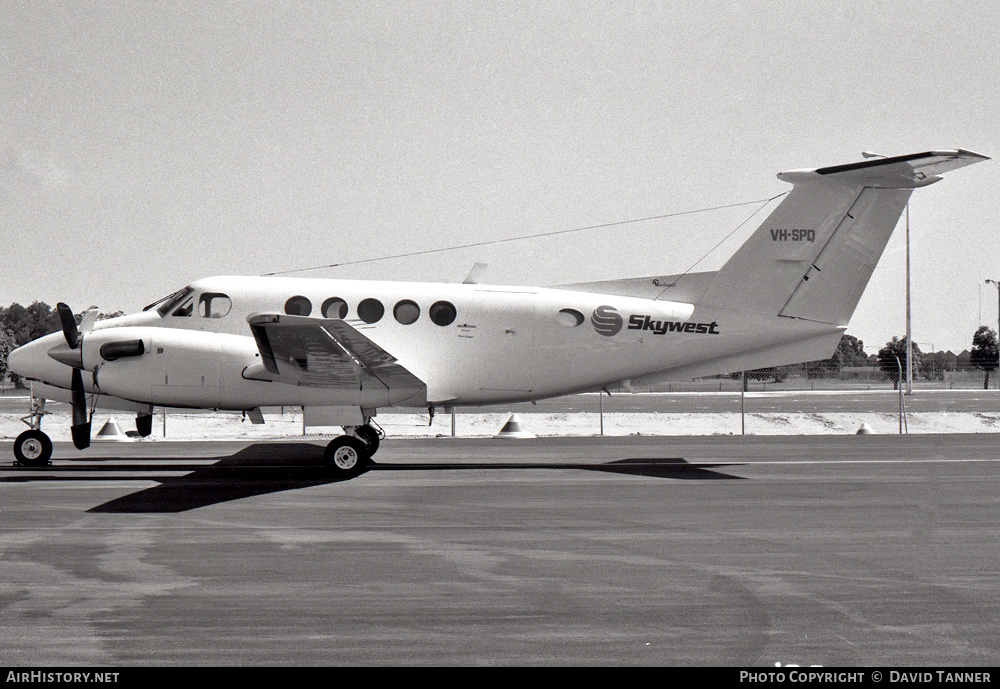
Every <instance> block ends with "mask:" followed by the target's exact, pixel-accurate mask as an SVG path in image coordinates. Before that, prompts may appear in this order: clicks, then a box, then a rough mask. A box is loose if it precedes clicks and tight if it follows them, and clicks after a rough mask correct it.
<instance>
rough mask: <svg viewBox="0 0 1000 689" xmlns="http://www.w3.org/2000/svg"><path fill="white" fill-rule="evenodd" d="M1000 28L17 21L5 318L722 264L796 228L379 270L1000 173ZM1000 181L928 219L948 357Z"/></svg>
mask: <svg viewBox="0 0 1000 689" xmlns="http://www.w3.org/2000/svg"><path fill="white" fill-rule="evenodd" d="M998 27H1000V3H996V2H993V1H992V0H990V1H974V0H969V1H963V2H958V1H950V2H949V1H940V2H903V1H897V0H887V1H881V2H879V1H872V0H866V1H863V2H862V1H854V0H833V1H828V0H811V1H810V2H808V3H804V2H798V1H796V2H791V1H788V2H785V1H775V2H767V1H766V0H763V1H762V0H754V1H752V2H713V1H707V2H697V3H694V2H669V1H663V0H660V1H658V2H626V1H624V0H604V1H602V2H587V1H585V0H574V1H572V2H537V1H531V2H485V1H479V2H438V1H431V0H413V1H409V2H402V1H401V0H400V1H396V2H380V1H377V0H362V1H359V2H353V1H351V0H339V1H337V2H298V3H289V2H280V3H276V2H217V1H212V0H208V1H199V2H193V1H187V2H168V1H164V2H128V1H127V0H122V1H118V2H110V1H108V2H104V1H86V0H75V1H72V2H66V1H60V0H53V1H51V2H35V1H34V0H25V1H18V0H5V1H4V2H3V3H0V93H2V94H3V97H2V98H0V232H2V238H3V241H2V244H0V247H2V251H0V261H2V263H0V266H2V271H0V276H2V277H0V304H2V305H4V306H6V305H9V304H10V303H13V302H18V303H21V304H24V305H27V304H29V303H31V302H33V301H36V300H37V301H44V302H46V303H48V304H50V305H54V304H55V303H56V302H58V301H64V302H66V303H69V304H70V305H71V306H73V307H74V309H75V310H77V311H80V310H83V309H84V308H86V307H87V306H90V305H91V304H94V305H97V306H98V307H99V308H100V309H101V310H102V311H105V312H112V311H117V310H122V311H126V312H131V311H136V310H139V309H141V308H142V307H143V306H144V305H145V304H147V303H149V302H152V301H154V300H155V299H157V298H159V297H161V296H164V295H166V294H168V293H170V292H173V291H175V290H177V289H179V288H180V287H183V286H184V285H185V284H187V283H189V282H191V281H193V280H196V279H198V278H200V277H207V276H211V275H259V274H263V273H270V272H275V271H290V270H299V269H303V268H310V267H313V266H325V265H329V264H334V263H341V264H350V265H341V266H339V267H336V268H328V269H323V270H309V271H304V272H297V273H293V274H294V275H297V276H301V277H343V278H372V279H393V280H395V279H399V280H430V281H438V282H460V281H461V280H462V279H463V278H464V277H465V276H466V274H467V273H468V272H469V271H470V270H471V268H472V266H473V265H474V264H475V263H477V262H479V263H486V264H487V265H488V267H487V269H486V272H485V274H484V276H483V278H482V280H483V281H484V282H491V283H501V284H527V285H555V284H565V283H572V282H581V281H590V280H606V279H613V278H621V277H637V276H646V275H659V274H669V273H680V272H684V271H685V270H688V269H690V268H692V266H695V270H712V269H715V268H718V267H719V266H720V265H722V263H723V262H724V261H725V260H726V259H727V258H728V257H729V256H730V255H731V254H732V252H733V251H735V249H736V248H737V247H738V246H739V244H740V243H741V242H742V241H743V240H744V239H746V237H747V236H749V234H750V233H751V232H752V231H753V229H754V228H755V227H756V226H757V225H758V224H759V223H760V221H762V220H763V218H764V217H765V215H764V212H766V210H770V209H771V208H773V204H772V205H771V206H768V207H767V209H765V211H762V212H761V213H760V214H758V215H757V216H755V218H754V219H753V220H752V221H751V222H749V223H746V224H743V223H744V221H745V220H746V219H747V217H749V216H750V215H751V213H753V211H754V210H755V209H756V208H757V206H753V205H749V206H739V207H736V208H729V209H723V210H716V211H711V212H704V213H696V214H689V215H679V216H675V217H670V218H661V219H659V220H652V221H647V222H636V223H628V224H623V225H614V226H612V227H608V228H603V229H596V230H584V231H580V232H565V233H561V234H558V235H556V236H551V237H544V238H536V239H529V240H524V241H517V242H503V243H498V244H493V245H485V246H478V247H475V248H467V249H461V250H454V251H446V252H437V253H427V254H423V255H419V256H410V257H406V258H394V259H389V260H378V261H369V260H368V259H374V258H379V257H384V256H395V255H398V254H405V253H412V252H419V251H426V250H428V249H437V248H446V247H453V246H459V245H466V244H472V243H481V242H489V241H494V240H499V239H506V238H512V237H522V236H526V235H536V234H541V233H551V232H559V231H564V230H572V229H576V228H583V227H589V226H593V225H601V224H608V223H616V222H621V221H626V220H633V219H638V218H648V217H652V216H662V215H669V214H675V213H681V212H685V211H692V210H701V209H706V208H715V207H718V206H723V205H728V204H734V203H742V202H748V201H757V200H763V199H768V198H770V197H773V196H775V195H777V194H780V193H782V192H784V191H787V190H788V189H790V186H789V185H788V184H786V183H784V182H781V181H779V180H778V179H777V178H776V174H777V173H778V172H780V171H782V170H787V169H795V168H804V167H821V166H826V165H837V164H841V163H849V162H854V161H857V160H861V156H860V153H861V151H873V152H877V153H880V154H883V155H903V154H908V153H916V152H921V151H926V150H932V149H954V148H965V149H968V150H972V151H975V152H977V153H981V154H983V155H987V156H991V157H994V158H996V157H1000V127H998V126H997V120H996V118H997V116H998V114H1000V108H998V105H1000V102H998V100H1000V71H998V70H997V69H996V59H997V51H996V47H995V46H996V41H995V37H996V30H997V28H998ZM998 164H1000V163H998V162H996V161H988V162H985V163H982V164H979V165H975V166H972V167H969V168H964V169H961V170H958V171H955V172H953V173H950V174H948V175H947V176H946V177H945V179H944V180H943V181H941V182H939V183H937V184H935V185H933V186H931V187H928V188H925V189H919V190H917V191H916V192H914V195H913V197H912V199H911V203H910V238H911V241H910V247H911V274H912V278H911V289H912V328H913V340H914V341H915V342H916V343H918V344H919V346H920V348H921V349H923V350H925V351H928V350H932V349H933V350H946V349H950V350H953V351H955V352H956V353H957V352H960V351H961V350H963V349H967V348H970V347H971V340H972V335H973V333H974V332H975V330H976V328H977V327H978V326H979V325H980V324H986V325H990V326H991V327H993V328H996V327H997V318H998V312H1000V307H998V297H1000V294H998V290H997V288H995V287H994V286H993V285H989V284H986V283H985V280H986V279H996V280H1000V241H998V232H997V228H998V227H1000V223H998V220H1000V217H998V216H1000V199H998V196H997V194H996V190H997V188H998V186H1000V185H998V182H1000V167H998ZM741 225H742V226H741ZM734 230H735V232H734ZM903 230H904V227H903V225H902V224H901V225H900V226H899V227H897V231H896V233H895V234H894V236H893V239H892V240H891V241H890V243H889V246H888V247H887V249H886V252H885V254H884V255H883V257H882V260H881V262H880V264H879V266H878V268H877V269H876V271H875V274H874V275H873V277H872V281H871V283H870V284H869V287H868V290H867V292H866V293H865V296H864V297H863V298H862V301H861V303H860V304H859V306H858V310H857V311H856V313H855V315H854V318H853V319H852V321H851V324H850V326H849V327H848V331H847V332H848V333H850V334H852V335H854V336H856V337H858V338H860V339H861V340H863V341H864V343H865V347H866V350H867V351H869V352H874V351H877V350H878V349H879V348H880V347H881V346H882V345H884V344H885V342H886V341H888V340H889V339H891V338H892V337H893V336H902V335H904V334H905V282H906V281H905V232H904V231H903ZM730 235H731V236H730ZM727 236H728V239H726V238H727ZM723 240H725V241H723ZM720 242H721V244H720ZM716 247H717V248H716ZM713 248H714V250H713Z"/></svg>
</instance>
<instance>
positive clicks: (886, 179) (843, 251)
mask: <svg viewBox="0 0 1000 689" xmlns="http://www.w3.org/2000/svg"><path fill="white" fill-rule="evenodd" d="M982 160H989V159H988V158H987V157H986V156H982V155H979V154H977V153H972V152H970V151H964V150H956V151H929V152H927V153H916V154H913V155H907V156H899V157H895V158H881V159H878V160H868V161H865V162H861V163H853V164H849V165H839V166H836V167H825V168H817V169H810V170H792V171H789V172H782V173H781V174H779V175H778V178H779V179H781V180H784V181H786V182H791V183H792V184H793V185H794V187H793V189H792V191H791V192H790V193H789V194H788V196H787V197H785V199H784V200H783V201H782V202H781V203H780V204H779V205H778V207H777V208H776V209H775V210H774V212H773V213H771V215H770V216H768V218H767V220H765V221H764V223H763V224H762V225H761V226H760V227H759V228H758V229H757V231H756V232H754V234H753V235H752V236H751V237H750V239H748V240H747V241H746V243H744V244H743V246H741V247H740V248H739V249H738V250H737V251H736V253H735V254H734V255H733V257H732V258H730V259H729V261H728V262H727V263H726V264H725V265H724V266H723V267H722V268H721V269H720V270H719V271H718V272H717V273H716V275H715V277H714V278H713V280H712V282H711V284H710V285H709V287H708V289H707V291H706V292H705V295H704V297H703V298H702V299H701V300H700V303H701V304H706V305H713V306H719V307H725V308H731V309H739V310H744V311H753V312H756V313H764V314H769V315H775V314H776V315H780V316H787V317H790V318H802V319H806V320H812V321H819V322H822V323H831V324H834V325H847V322H848V321H849V320H850V318H851V314H853V313H854V308H855V307H856V306H857V304H858V300H859V299H860V298H861V294H862V292H864V289H865V287H866V286H867V284H868V280H869V278H870V277H871V274H872V271H873V270H875V265H876V264H877V263H878V260H879V257H880V256H881V255H882V252H883V250H884V249H885V245H886V243H887V242H888V241H889V236H890V235H891V234H892V231H893V229H894V228H895V227H896V223H897V222H898V221H899V216H900V215H901V214H902V212H903V209H904V208H905V207H906V203H907V201H908V200H909V198H910V193H911V192H912V191H913V189H915V188H917V187H924V186H927V185H929V184H933V183H934V182H937V181H938V180H940V179H941V178H940V176H939V175H941V174H942V173H945V172H948V171H950V170H955V169H957V168H960V167H964V166H966V165H971V164H973V163H978V162H980V161H982Z"/></svg>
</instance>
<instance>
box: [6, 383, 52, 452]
mask: <svg viewBox="0 0 1000 689" xmlns="http://www.w3.org/2000/svg"><path fill="white" fill-rule="evenodd" d="M46 413H47V412H46V411H45V400H44V399H37V398H35V397H32V398H31V412H30V413H29V414H28V415H27V416H25V417H24V418H22V419H21V420H22V421H24V423H26V424H28V428H29V430H27V431H25V432H24V433H22V434H21V435H19V436H17V439H16V440H14V459H15V462H14V463H15V465H17V466H22V467H47V466H48V465H49V464H50V462H49V460H50V459H51V458H52V441H51V440H50V439H49V436H47V435H45V433H43V432H42V417H43V416H45V414H46Z"/></svg>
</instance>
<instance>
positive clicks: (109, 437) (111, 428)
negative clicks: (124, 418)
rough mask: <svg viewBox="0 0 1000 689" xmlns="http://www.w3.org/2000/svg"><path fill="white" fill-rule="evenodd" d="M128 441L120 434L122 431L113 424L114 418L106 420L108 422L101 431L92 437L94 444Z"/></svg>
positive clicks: (126, 437) (127, 438)
mask: <svg viewBox="0 0 1000 689" xmlns="http://www.w3.org/2000/svg"><path fill="white" fill-rule="evenodd" d="M127 440H129V437H128V436H127V435H125V434H124V433H122V429H120V428H119V427H118V423H117V422H115V417H113V416H112V417H111V418H110V419H108V422H107V423H106V424H104V425H103V426H102V427H101V430H99V431H98V432H97V435H95V436H94V442H95V443H97V442H105V443H120V442H124V441H127Z"/></svg>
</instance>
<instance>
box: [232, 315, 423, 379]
mask: <svg viewBox="0 0 1000 689" xmlns="http://www.w3.org/2000/svg"><path fill="white" fill-rule="evenodd" d="M247 322H248V323H249V324H250V330H251V332H253V336H254V339H255V340H256V342H257V348H258V350H259V351H260V356H261V362H262V363H263V365H264V368H266V369H267V371H268V372H270V373H271V374H274V375H275V376H277V380H278V381H279V382H283V383H288V384H292V385H307V386H313V387H332V388H340V389H356V390H361V389H366V388H371V387H372V386H378V387H382V388H385V389H386V390H402V389H406V390H424V391H426V387H427V386H426V385H425V384H424V382H423V381H422V380H420V379H419V378H417V377H416V376H415V375H413V374H412V373H410V372H409V371H408V370H407V369H406V368H404V367H403V366H402V365H400V364H399V363H398V361H397V360H396V358H395V357H394V356H392V354H390V353H389V352H387V351H385V350H384V349H382V348H381V347H379V346H378V345H377V344H376V343H374V342H372V341H371V340H370V339H368V338H367V337H365V336H364V335H362V334H361V333H360V332H358V331H357V330H356V329H355V328H353V327H352V326H351V325H350V324H348V323H347V322H345V321H342V320H340V319H337V318H310V317H307V316H288V315H279V314H255V315H251V316H250V317H249V318H247Z"/></svg>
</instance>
